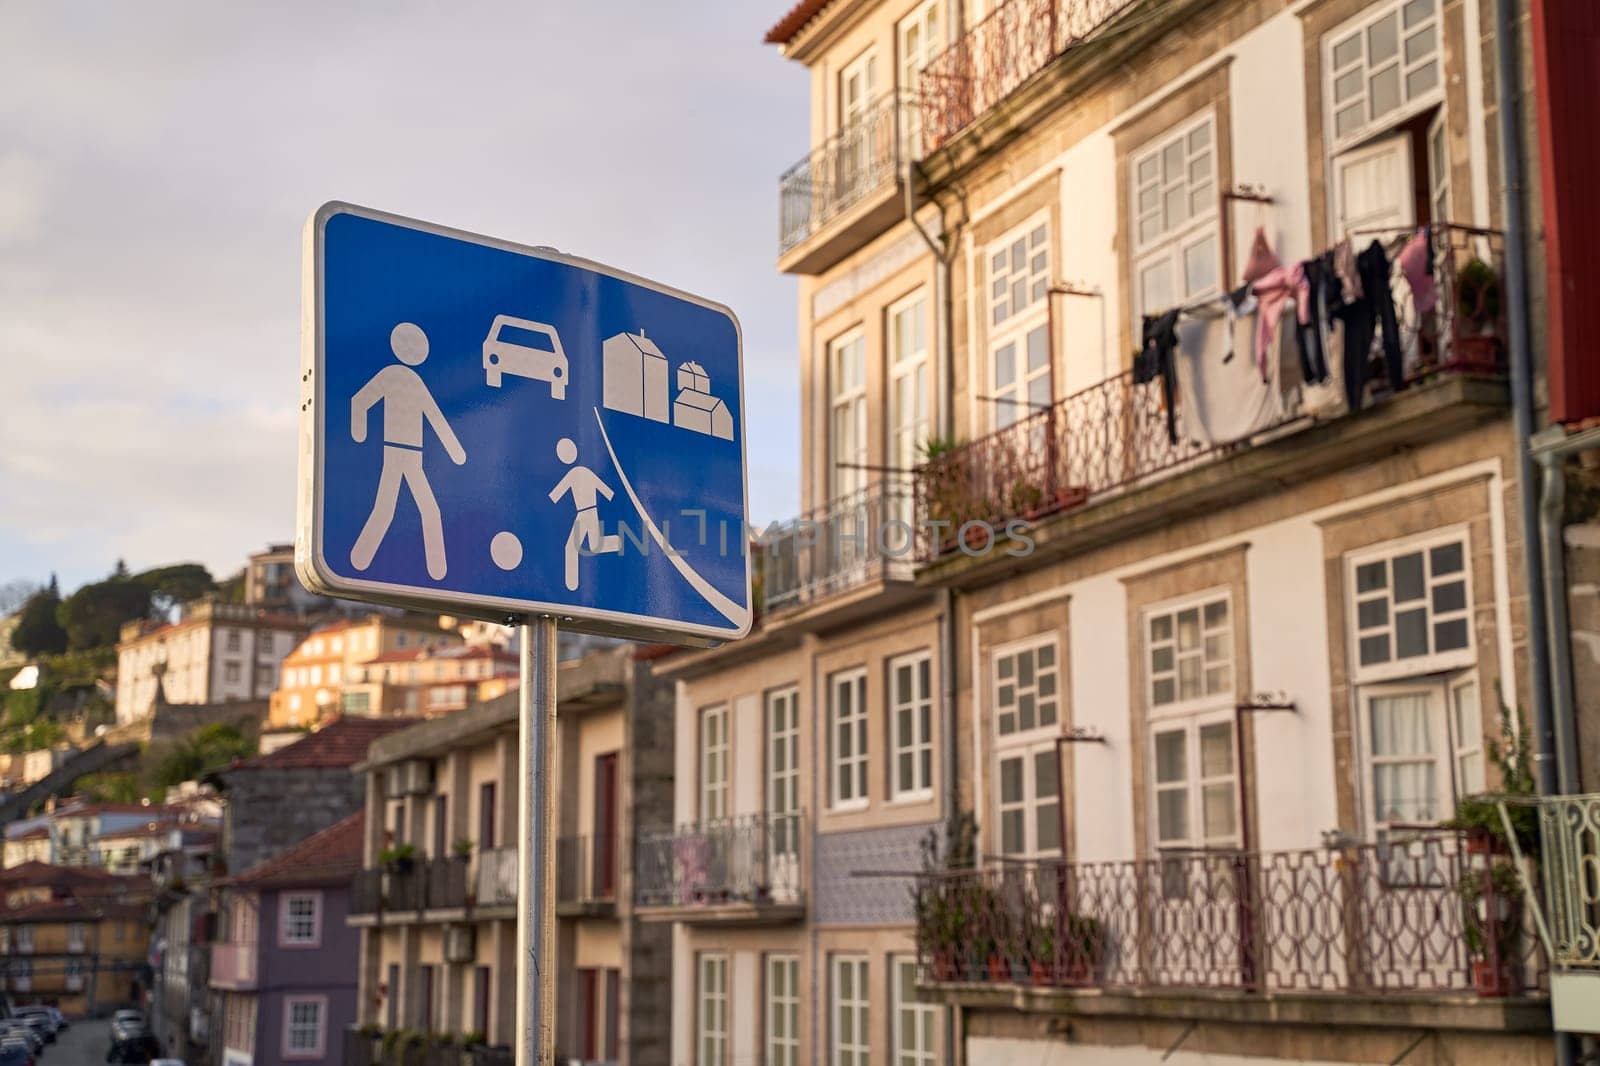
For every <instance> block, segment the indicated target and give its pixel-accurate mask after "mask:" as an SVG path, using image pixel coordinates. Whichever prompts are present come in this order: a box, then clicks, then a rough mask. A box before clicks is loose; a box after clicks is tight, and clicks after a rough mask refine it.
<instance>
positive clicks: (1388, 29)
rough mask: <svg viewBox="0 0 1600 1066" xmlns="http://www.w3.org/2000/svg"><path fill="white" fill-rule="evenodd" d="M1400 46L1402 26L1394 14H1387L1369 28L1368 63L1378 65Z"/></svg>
mask: <svg viewBox="0 0 1600 1066" xmlns="http://www.w3.org/2000/svg"><path fill="white" fill-rule="evenodd" d="M1399 47H1400V27H1399V25H1398V23H1397V22H1396V21H1395V17H1394V16H1393V15H1388V16H1385V17H1384V18H1381V19H1379V20H1378V21H1377V22H1374V23H1373V24H1372V25H1371V26H1369V27H1368V28H1367V63H1368V65H1370V66H1377V65H1378V64H1379V63H1382V62H1383V61H1384V60H1385V59H1388V58H1389V57H1390V56H1392V55H1394V54H1395V52H1396V51H1398V50H1399Z"/></svg>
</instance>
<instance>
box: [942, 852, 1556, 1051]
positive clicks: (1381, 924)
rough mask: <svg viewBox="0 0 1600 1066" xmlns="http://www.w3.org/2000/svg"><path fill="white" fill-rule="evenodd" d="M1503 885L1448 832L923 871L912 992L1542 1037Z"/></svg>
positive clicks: (1515, 909) (1522, 939)
mask: <svg viewBox="0 0 1600 1066" xmlns="http://www.w3.org/2000/svg"><path fill="white" fill-rule="evenodd" d="M1503 888H1504V882H1502V881H1501V880H1500V879H1498V878H1496V877H1491V876H1490V874H1489V860H1488V859H1487V857H1485V856H1480V855H1475V854H1472V853H1470V851H1469V849H1468V847H1467V846H1466V843H1465V840H1464V838H1462V837H1458V836H1457V835H1456V834H1454V833H1428V834H1423V835H1418V836H1415V837H1411V838H1409V839H1405V840H1394V841H1391V842H1389V843H1387V844H1378V845H1352V846H1348V847H1339V848H1323V849H1313V850H1307V851H1293V852H1186V853H1174V854H1171V855H1169V856H1163V857H1161V858H1157V859H1149V860H1136V861H1127V862H1103V863H1072V862H1059V861H1038V862H1012V863H1003V864H999V865H994V866H991V867H989V868H986V869H983V870H963V871H951V872H947V873H934V874H924V875H923V876H922V877H920V878H919V879H918V881H917V886H916V915H917V943H918V951H919V957H920V962H921V964H922V967H923V971H922V983H923V987H924V989H930V990H934V991H936V992H938V993H939V995H940V998H942V999H944V1000H945V1001H947V1002H955V1003H962V1004H964V1005H980V1004H987V1005H998V1004H1001V1003H1005V1004H1008V1005H1012V1006H1014V1007H1015V1008H1017V1009H1023V1010H1036V1011H1045V1012H1057V1011H1071V1010H1080V1009H1082V1010H1085V1011H1095V1012H1099V1013H1125V1014H1131V1015H1147V1014H1162V1015H1164V1016H1170V1017H1175V1018H1184V1017H1189V1018H1200V1017H1205V1018H1210V1019H1214V1020H1234V1021H1278V1022H1282V1023H1285V1024H1295V1023H1310V1022H1315V1023H1316V1024H1320V1025H1326V1024H1328V1023H1329V1022H1330V1021H1333V1022H1343V1023H1346V1024H1360V1023H1361V1022H1362V1019H1363V1018H1365V1019H1366V1020H1367V1021H1368V1022H1373V1021H1376V1020H1379V1019H1382V1018H1385V1017H1386V1018H1388V1019H1390V1020H1391V1021H1393V1020H1394V1019H1396V1018H1397V1017H1398V1016H1399V1015H1398V1013H1397V1012H1402V1011H1405V1010H1407V1009H1408V1008H1406V1007H1405V1006H1404V1005H1402V1004H1398V1003H1396V1004H1394V1005H1393V1006H1390V1003H1391V1001H1393V1000H1399V999H1403V998H1406V997H1416V998H1418V999H1423V1000H1428V1001H1430V1006H1429V1007H1428V1008H1427V1009H1433V1010H1437V1011H1442V1012H1444V1015H1445V1016H1444V1017H1440V1018H1439V1019H1438V1021H1439V1023H1440V1025H1441V1026H1442V1027H1450V1026H1453V1025H1467V1026H1469V1027H1513V1028H1515V1027H1529V1028H1532V1029H1535V1030H1537V1029H1540V1028H1546V1027H1548V1024H1549V1022H1548V1017H1549V1016H1548V1012H1547V1011H1548V1008H1547V1007H1546V1006H1545V1005H1544V1003H1543V995H1544V990H1545V989H1546V988H1547V987H1548V986H1547V983H1546V977H1547V974H1546V970H1545V960H1544V956H1543V953H1542V951H1541V950H1540V948H1539V944H1538V940H1537V938H1536V936H1535V935H1534V929H1533V923H1532V921H1531V920H1530V916H1529V913H1528V910H1529V909H1528V908H1526V907H1524V906H1523V905H1522V899H1521V897H1520V894H1517V893H1516V892H1515V891H1513V892H1510V893H1506V892H1504V891H1502V889H1503ZM1464 901H1466V902H1464ZM1219 994H1225V995H1220V996H1219ZM1086 996H1092V997H1095V998H1094V1001H1093V1002H1090V1001H1089V1000H1087V999H1085V997H1086ZM1330 998H1331V999H1333V1000H1335V1001H1337V1002H1340V1003H1344V1004H1347V1005H1348V1007H1347V1009H1341V1010H1340V1011H1339V1012H1329V1011H1327V1010H1326V1004H1327V1003H1328V1001H1329V1000H1330ZM1358 1000H1359V1001H1360V1002H1359V1003H1358V1002H1357V1001H1358ZM1472 1019H1476V1020H1475V1021H1473V1020H1472Z"/></svg>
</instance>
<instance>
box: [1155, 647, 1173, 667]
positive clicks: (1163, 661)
mask: <svg viewBox="0 0 1600 1066" xmlns="http://www.w3.org/2000/svg"><path fill="white" fill-rule="evenodd" d="M1150 669H1152V670H1154V671H1155V672H1157V673H1165V672H1167V671H1168V670H1171V669H1172V645H1171V644H1163V645H1162V646H1161V647H1159V648H1156V649H1155V650H1153V651H1152V652H1151V653H1150Z"/></svg>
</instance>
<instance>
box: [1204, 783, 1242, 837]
mask: <svg viewBox="0 0 1600 1066" xmlns="http://www.w3.org/2000/svg"><path fill="white" fill-rule="evenodd" d="M1200 817H1201V819H1202V821H1203V822H1204V829H1205V834H1206V840H1208V841H1212V840H1217V839H1219V838H1226V837H1231V836H1233V834H1234V830H1235V823H1236V819H1235V810H1234V802H1233V786H1232V785H1231V784H1228V785H1207V786H1205V788H1203V789H1201V790H1200Z"/></svg>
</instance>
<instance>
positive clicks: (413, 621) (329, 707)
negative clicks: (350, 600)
mask: <svg viewBox="0 0 1600 1066" xmlns="http://www.w3.org/2000/svg"><path fill="white" fill-rule="evenodd" d="M460 643H461V638H460V637H459V636H458V635H456V634H455V633H453V632H450V631H447V630H445V629H444V628H441V626H440V625H439V622H438V619H437V618H420V617H417V616H415V615H389V614H378V613H374V614H370V615H367V616H366V617H365V618H362V619H340V620H338V621H334V622H330V623H329V624H327V625H325V626H323V627H321V628H319V629H317V630H315V631H313V632H312V633H311V634H310V635H309V636H308V637H306V638H305V639H304V640H302V641H301V642H300V643H299V644H298V645H296V647H295V649H294V650H293V651H291V652H290V653H289V655H288V656H287V657H286V658H285V659H284V661H283V670H282V674H281V676H280V677H279V679H278V687H277V690H276V691H274V692H273V693H272V701H271V707H270V710H269V713H268V719H267V720H268V723H269V725H270V726H271V727H273V728H297V727H304V726H312V725H315V724H317V723H318V722H320V721H322V720H323V719H324V718H327V717H330V716H332V715H334V714H362V715H383V714H408V713H415V711H416V709H415V708H410V707H407V706H406V702H407V701H406V699H405V695H406V694H407V693H408V691H409V690H406V689H397V690H394V691H389V690H386V689H384V688H383V687H381V686H380V687H377V688H376V689H375V688H373V687H372V686H368V685H366V684H363V683H362V682H364V681H365V671H364V669H363V668H364V666H365V665H366V664H367V663H369V662H372V661H373V660H375V659H379V658H381V657H385V656H389V655H402V654H403V655H407V656H414V655H416V654H417V653H418V652H421V651H425V650H427V649H430V648H443V647H445V646H447V645H452V644H460Z"/></svg>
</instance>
